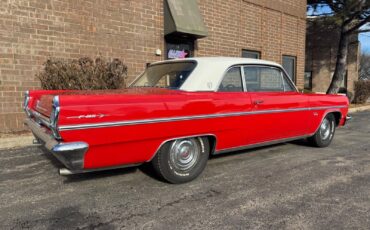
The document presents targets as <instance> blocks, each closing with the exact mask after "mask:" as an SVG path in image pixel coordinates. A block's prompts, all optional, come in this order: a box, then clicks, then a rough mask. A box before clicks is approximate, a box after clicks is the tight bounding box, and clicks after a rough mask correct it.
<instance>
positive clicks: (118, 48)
mask: <svg viewBox="0 0 370 230" xmlns="http://www.w3.org/2000/svg"><path fill="white" fill-rule="evenodd" d="M175 1H176V2H175ZM181 2H182V3H181ZM189 2H193V3H194V4H195V6H196V10H195V11H186V9H185V11H184V12H185V14H183V15H182V16H184V15H185V16H187V15H189V14H190V16H191V17H189V18H192V19H193V17H199V18H198V22H200V23H201V22H203V24H204V25H200V28H201V27H202V26H203V27H204V28H203V31H202V28H201V30H200V31H199V33H198V32H196V33H195V35H194V36H192V34H191V32H190V33H189V32H186V31H185V33H183V31H181V29H178V28H177V26H178V25H177V24H176V23H178V24H179V26H181V25H180V24H181V21H180V22H176V20H177V19H178V18H180V19H181V14H182V13H181V12H182V9H181V7H184V5H182V4H188V3H189ZM193 3H192V4H193ZM189 4H190V3H189ZM171 7H172V8H171ZM192 7H194V6H192ZM185 8H186V7H185ZM167 11H169V12H167ZM197 11H199V14H200V15H198V16H197V15H193V13H194V12H195V13H196V12H197ZM176 13H177V14H178V15H177V16H178V17H177V16H176V15H175V14H176ZM171 15H172V17H173V18H172V21H171V19H168V17H169V16H171ZM191 21H192V22H193V24H194V22H196V21H197V20H191ZM171 23H172V27H171ZM174 23H175V26H173V24H174ZM193 26H194V25H193ZM165 27H166V28H165ZM185 27H186V26H185ZM195 27H196V25H195ZM171 29H172V30H175V31H171ZM196 29H197V28H190V31H196ZM176 30H178V31H176ZM305 35H306V0H274V1H272V0H230V1H224V0H198V1H197V0H185V1H184V0H135V1H134V0H81V1H73V0H63V1H62V0H2V1H0V132H2V133H4V132H11V131H19V130H23V129H24V126H23V119H24V116H23V111H22V108H21V105H22V98H23V95H22V94H23V92H24V91H25V90H29V89H37V88H39V85H40V84H39V82H38V80H37V79H36V78H35V74H36V73H37V72H38V71H39V70H40V69H41V68H42V64H43V63H44V62H45V61H46V60H47V59H48V58H49V57H57V58H67V59H69V58H79V57H82V56H90V57H96V56H97V55H102V56H104V57H106V58H114V57H117V58H120V59H121V60H123V61H124V63H126V64H127V66H128V71H129V81H130V80H132V79H133V78H134V76H136V75H137V74H139V73H140V72H142V71H143V70H144V68H145V65H146V63H148V62H153V61H158V60H163V59H166V58H168V57H169V56H170V57H172V56H173V55H176V54H177V52H176V51H179V50H176V49H180V50H181V49H182V51H184V50H187V49H189V50H188V56H234V57H240V56H246V57H254V58H262V59H266V60H272V61H275V62H278V63H281V64H284V66H285V67H286V68H287V70H288V72H289V73H290V74H291V75H292V78H293V79H294V81H295V82H296V84H297V85H298V87H299V88H303V84H304V83H303V76H304V60H305ZM171 49H172V50H171ZM159 51H161V52H159ZM160 53H161V55H158V54H160Z"/></svg>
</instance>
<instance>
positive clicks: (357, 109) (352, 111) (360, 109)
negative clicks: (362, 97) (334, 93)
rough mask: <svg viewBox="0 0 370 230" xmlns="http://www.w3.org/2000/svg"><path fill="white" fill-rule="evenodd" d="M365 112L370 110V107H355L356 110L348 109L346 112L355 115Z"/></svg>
mask: <svg viewBox="0 0 370 230" xmlns="http://www.w3.org/2000/svg"><path fill="white" fill-rule="evenodd" d="M365 110H370V105H365V106H360V107H357V108H350V109H349V110H348V112H350V113H357V112H361V111H365Z"/></svg>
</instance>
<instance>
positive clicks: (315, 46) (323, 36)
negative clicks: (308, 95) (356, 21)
mask: <svg viewBox="0 0 370 230" xmlns="http://www.w3.org/2000/svg"><path fill="white" fill-rule="evenodd" d="M339 32H340V31H339V28H338V26H336V25H334V24H332V23H330V22H323V21H320V20H318V19H309V20H308V23H307V41H306V64H305V70H306V71H307V72H311V73H312V90H313V91H315V92H326V91H327V89H328V88H329V85H330V83H331V79H332V76H333V74H334V70H335V64H336V57H337V50H338V45H339ZM359 48H360V47H359V41H358V36H357V35H353V36H352V37H351V38H350V43H349V47H348V59H347V70H348V72H347V73H348V75H347V90H348V91H349V92H352V93H353V89H354V82H355V81H357V79H358V69H359V66H358V65H359V54H360V51H359Z"/></svg>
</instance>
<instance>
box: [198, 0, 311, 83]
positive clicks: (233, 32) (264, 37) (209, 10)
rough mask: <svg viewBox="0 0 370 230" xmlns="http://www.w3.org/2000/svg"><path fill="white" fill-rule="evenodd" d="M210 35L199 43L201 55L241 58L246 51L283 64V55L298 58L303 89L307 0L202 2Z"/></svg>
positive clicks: (201, 0)
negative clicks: (243, 50) (256, 52)
mask: <svg viewBox="0 0 370 230" xmlns="http://www.w3.org/2000/svg"><path fill="white" fill-rule="evenodd" d="M198 1H199V4H200V8H201V12H202V15H203V17H204V20H205V23H206V26H207V27H208V32H209V36H208V37H207V38H204V39H200V40H199V41H198V50H196V55H197V56H235V57H240V56H241V52H242V49H247V50H253V51H259V52H261V58H262V59H266V60H271V61H275V62H278V63H280V64H281V63H282V55H290V56H295V57H297V73H296V78H297V80H296V84H297V86H298V87H299V88H303V84H304V78H303V74H304V61H305V38H306V1H305V0H297V1H295V0H291V1H284V0H276V1H267V0H265V1H261V0H232V1H223V0H198Z"/></svg>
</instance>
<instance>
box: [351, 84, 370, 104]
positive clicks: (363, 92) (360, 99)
mask: <svg viewBox="0 0 370 230" xmlns="http://www.w3.org/2000/svg"><path fill="white" fill-rule="evenodd" d="M369 97H370V81H369V80H359V81H357V82H355V97H354V101H353V102H354V103H355V104H364V103H366V101H367V100H368V99H369Z"/></svg>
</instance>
